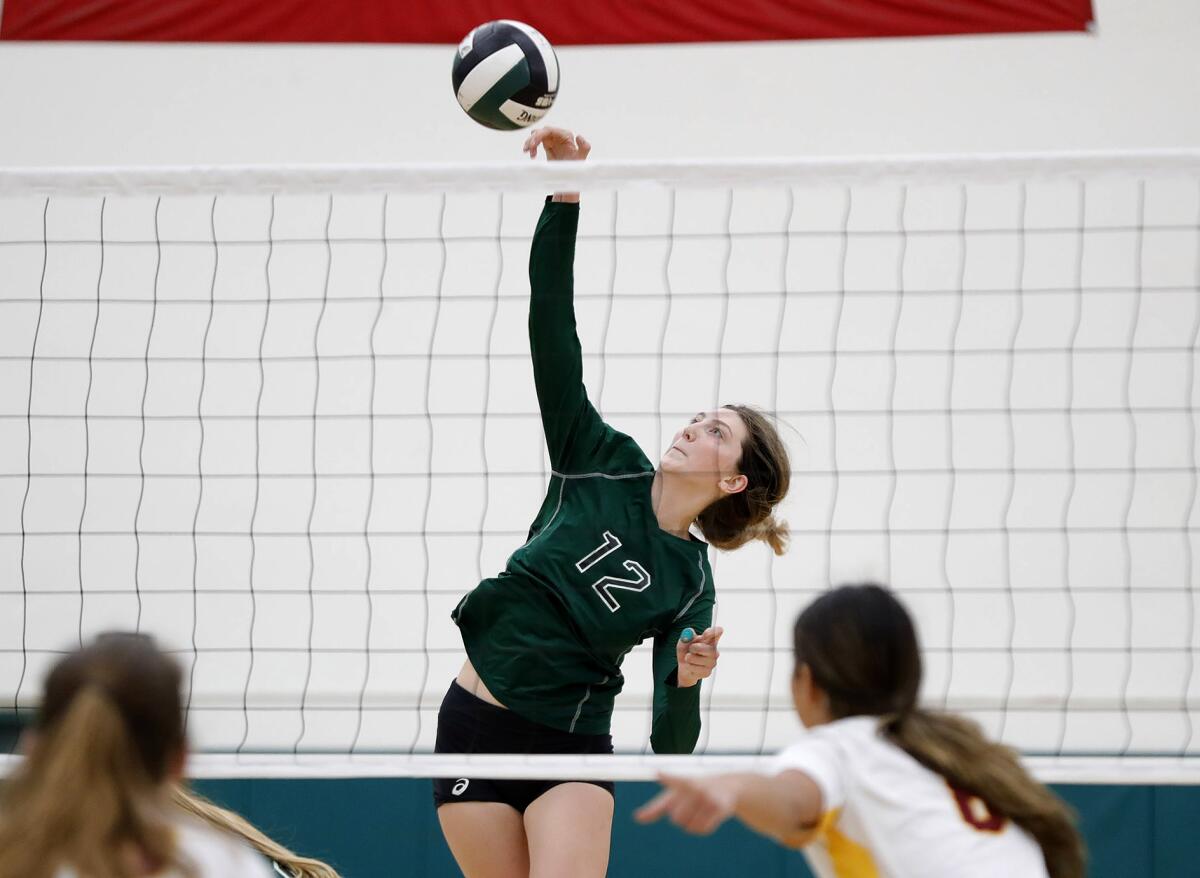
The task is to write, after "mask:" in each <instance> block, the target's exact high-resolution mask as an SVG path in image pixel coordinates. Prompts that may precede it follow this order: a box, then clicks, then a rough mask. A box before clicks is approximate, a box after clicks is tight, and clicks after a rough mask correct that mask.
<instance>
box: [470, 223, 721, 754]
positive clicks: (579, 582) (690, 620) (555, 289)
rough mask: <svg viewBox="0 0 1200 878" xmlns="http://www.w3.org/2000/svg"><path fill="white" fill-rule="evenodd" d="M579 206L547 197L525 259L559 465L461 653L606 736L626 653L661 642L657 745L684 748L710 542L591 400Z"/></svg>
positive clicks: (657, 648)
mask: <svg viewBox="0 0 1200 878" xmlns="http://www.w3.org/2000/svg"><path fill="white" fill-rule="evenodd" d="M578 225H579V205H577V204H567V203H558V202H550V201H548V202H547V204H546V207H545V209H544V210H543V211H542V216H541V218H540V219H539V220H538V225H537V230H536V232H535V233H534V237H533V244H532V247H531V250H530V255H529V282H530V304H529V345H530V350H531V352H532V355H533V373H534V380H535V383H536V385H537V395H538V402H539V405H540V407H541V413H542V426H543V429H544V430H545V434H546V445H547V449H548V451H549V455H550V465H551V470H552V474H551V477H550V484H549V489H548V491H547V493H546V498H545V500H544V501H543V503H542V507H541V510H540V511H539V512H538V514H537V517H536V518H535V519H534V522H533V524H532V526H531V527H530V529H529V537H528V540H527V541H526V543H525V545H523V546H521V547H520V548H519V549H517V550H516V551H515V552H514V553H513V554H512V555H511V556H509V558H508V561H507V563H506V565H505V569H504V571H503V572H502V573H500V575H499V576H496V577H494V578H492V579H485V580H484V581H483V582H481V583H479V585H478V586H476V588H475V589H474V590H473V591H472V592H471V593H470V594H468V595H467V596H466V597H465V598H463V600H462V601H461V602H460V603H459V604H458V606H457V607H456V608H455V610H454V612H453V614H452V618H453V619H454V621H455V622H456V623H457V624H458V626H459V629H460V630H461V633H462V638H463V643H464V645H465V646H466V649H467V655H468V656H469V657H470V659H471V663H472V664H473V665H474V666H475V670H476V671H477V672H478V673H479V676H480V678H482V680H483V682H484V684H485V685H486V686H487V687H488V689H489V691H491V692H492V694H493V695H495V696H496V698H498V699H499V700H500V701H501V702H502V703H503V704H504V705H505V706H507V707H508V708H510V709H511V710H514V711H516V712H517V713H519V714H521V715H523V716H525V717H527V718H529V719H532V720H534V721H536V722H540V723H543V724H544V725H548V726H552V727H554V728H557V729H564V730H566V731H570V732H579V733H586V734H604V733H607V732H608V731H609V726H610V722H611V720H612V711H613V700H614V698H615V696H616V695H617V693H618V692H620V691H621V687H622V686H623V685H624V682H625V681H624V678H623V677H622V675H621V662H622V660H623V659H624V658H625V655H626V654H627V653H628V652H629V651H630V650H631V649H633V647H635V646H636V645H637V644H639V643H641V642H642V641H643V640H645V639H646V638H647V637H653V638H654V661H653V666H654V723H653V729H652V732H651V736H650V743H651V746H652V747H653V748H654V751H655V752H657V753H690V752H691V750H692V748H693V747H695V745H696V738H697V737H698V735H699V732H700V685H699V684H696V685H695V686H691V687H687V688H680V687H677V686H676V685H675V680H676V671H677V665H676V658H675V644H676V642H677V641H678V639H679V637H680V634H681V633H682V631H683V629H684V628H689V627H690V628H693V629H695V630H696V631H697V632H700V631H703V630H704V629H705V628H707V627H709V625H710V624H711V623H712V611H713V602H714V597H715V593H714V590H713V581H712V569H711V568H710V567H709V563H708V556H707V544H706V543H704V542H702V541H701V540H697V539H683V538H680V537H677V536H674V535H672V534H670V533H667V532H666V531H664V530H663V529H662V528H660V527H659V525H658V519H657V517H656V516H655V513H654V508H653V505H652V503H651V497H650V489H651V485H652V483H653V480H654V466H653V464H651V463H650V461H649V460H648V459H647V458H646V455H645V454H643V453H642V450H641V449H640V448H639V447H638V445H637V443H636V442H634V441H633V440H632V439H631V438H630V437H629V436H626V435H625V434H624V433H620V432H618V431H617V430H614V429H613V428H612V427H610V426H609V425H608V424H606V423H604V421H603V420H602V419H601V417H600V415H599V414H598V413H597V412H596V410H595V408H594V407H593V406H592V404H591V403H590V402H589V401H588V398H587V392H586V390H585V389H584V385H583V358H582V352H581V349H580V345H579V337H578V335H577V333H576V330H575V307H574V301H573V287H574V282H573V274H572V270H573V264H574V259H575V234H576V230H577V227H578Z"/></svg>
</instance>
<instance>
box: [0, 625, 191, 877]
mask: <svg viewBox="0 0 1200 878" xmlns="http://www.w3.org/2000/svg"><path fill="white" fill-rule="evenodd" d="M142 663H145V664H142ZM178 681H179V672H178V670H177V669H176V668H175V666H174V665H173V664H171V663H170V662H169V661H168V660H167V659H166V658H165V657H164V656H163V655H162V654H161V653H159V652H158V651H157V650H156V649H154V647H153V646H152V645H151V644H150V642H149V641H148V640H147V639H145V638H136V639H135V638H133V637H129V638H127V637H126V636H124V635H121V636H114V635H107V636H104V637H101V639H100V640H98V641H97V642H96V643H95V644H94V645H93V646H91V647H88V649H85V650H81V651H79V652H76V653H74V654H72V655H70V656H68V657H66V658H65V659H63V660H62V661H60V662H59V663H58V664H57V665H56V666H55V667H54V669H53V670H52V671H51V673H50V676H49V678H48V680H47V683H46V694H45V698H44V700H43V705H42V709H41V711H40V714H39V719H38V722H37V724H36V725H35V727H34V732H35V734H36V739H35V741H34V745H33V747H32V749H31V751H30V753H29V755H28V757H27V758H26V759H25V761H24V762H23V763H22V764H21V766H20V767H19V768H18V769H17V770H16V771H15V772H14V773H13V776H12V777H11V779H10V780H9V782H8V784H7V785H6V787H5V790H4V798H3V801H2V802H0V878H18V876H19V878H50V876H53V875H55V874H57V873H58V870H59V869H60V868H61V867H66V866H70V867H71V868H72V870H73V871H74V872H75V873H76V874H80V875H86V876H88V878H126V876H127V874H128V864H127V863H126V862H125V858H126V857H127V856H128V849H129V848H130V847H131V846H132V847H133V848H134V849H135V850H137V851H138V852H139V854H140V855H141V856H142V857H143V858H144V859H145V861H146V862H148V863H153V864H155V865H156V867H157V868H159V869H169V868H174V869H175V870H177V871H178V872H179V873H181V874H183V875H186V876H193V875H194V874H195V873H194V870H192V869H190V868H188V867H187V865H186V864H185V863H183V862H180V860H179V857H178V855H177V853H176V851H175V841H174V835H173V832H172V829H171V822H170V818H169V811H170V805H169V803H168V801H167V798H166V795H165V788H164V784H163V781H164V779H165V777H166V775H167V772H168V770H169V764H170V761H171V760H172V759H174V758H176V757H177V756H178V755H179V754H180V753H182V741H183V719H182V712H181V710H180V705H179V690H178ZM157 698H166V702H165V704H156V703H155V699H157ZM155 718H157V719H159V720H161V721H159V722H153V721H152V720H153V719H155Z"/></svg>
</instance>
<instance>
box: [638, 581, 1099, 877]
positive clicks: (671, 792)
mask: <svg viewBox="0 0 1200 878" xmlns="http://www.w3.org/2000/svg"><path fill="white" fill-rule="evenodd" d="M795 657H796V668H795V672H794V674H793V677H792V696H793V699H794V701H795V705H796V711H797V713H798V714H799V715H800V719H801V721H802V722H803V723H804V725H805V726H806V727H807V729H808V732H807V733H806V734H805V735H804V736H803V737H802V738H801V739H800V740H799V741H798V742H797V743H795V744H793V745H792V746H790V747H788V748H787V749H785V750H784V751H783V752H782V753H780V754H779V756H778V757H777V758H776V762H775V773H774V774H767V775H763V774H726V775H719V776H714V777H708V778H697V779H686V778H677V777H663V778H661V780H662V783H663V786H664V790H663V792H662V793H660V794H659V795H658V796H657V797H656V798H654V799H653V800H651V801H650V802H649V803H647V804H646V805H645V806H644V807H643V808H641V809H640V810H639V812H638V815H637V816H638V819H639V820H641V821H642V822H650V821H652V820H656V819H658V818H659V817H662V816H667V817H669V818H670V819H671V820H672V821H673V822H674V823H676V824H677V825H678V826H680V827H682V828H683V829H685V830H687V831H688V832H692V833H696V834H707V833H710V832H712V831H713V830H715V829H716V828H717V827H718V826H719V825H720V824H721V823H723V822H724V821H725V820H726V819H728V818H729V817H736V818H738V819H739V820H741V821H742V822H743V823H745V824H746V825H747V826H749V827H750V828H752V829H755V830H757V831H759V832H762V833H764V834H766V835H769V836H772V837H773V838H775V839H777V840H778V841H780V842H782V843H783V844H786V845H789V846H792V847H803V848H804V849H805V853H806V854H807V856H808V859H809V863H810V865H811V866H812V867H813V870H814V871H815V872H816V873H817V875H818V876H820V878H860V876H862V878H874V876H893V878H906V876H921V878H943V876H944V878H951V876H953V878H1013V876H1021V878H1042V876H1049V878H1082V876H1083V875H1084V864H1085V854H1084V849H1083V842H1082V840H1081V838H1080V836H1079V833H1078V831H1077V829H1076V827H1075V822H1074V817H1073V815H1072V813H1071V811H1070V809H1069V808H1068V807H1067V806H1066V805H1065V804H1064V803H1063V802H1062V801H1061V800H1060V799H1059V798H1058V797H1057V796H1055V795H1054V793H1052V792H1051V791H1050V790H1048V789H1047V788H1046V787H1044V786H1043V785H1042V784H1040V783H1038V782H1037V781H1036V780H1034V779H1033V778H1032V777H1031V776H1030V775H1029V773H1028V772H1027V771H1026V770H1025V768H1024V767H1023V766H1022V765H1021V763H1020V761H1019V760H1018V758H1017V756H1016V754H1015V753H1014V752H1013V751H1012V750H1010V749H1008V748H1007V747H1004V746H1002V745H1000V744H997V743H995V742H993V741H990V740H988V739H987V738H986V737H984V735H983V733H982V732H981V731H980V730H979V728H978V726H976V725H975V724H974V723H973V722H971V721H970V720H967V719H964V718H962V717H958V716H954V715H951V714H944V713H934V712H931V711H926V710H922V709H921V708H919V707H918V706H917V694H918V692H919V690H920V685H921V656H920V651H919V648H918V644H917V635H916V630H915V628H914V626H913V623H912V619H911V618H910V617H909V615H908V612H907V611H906V610H905V609H904V606H903V605H902V604H901V603H900V602H899V600H897V599H896V597H895V595H894V594H893V593H892V592H890V591H889V590H887V589H885V588H881V587H879V586H877V585H854V586H843V587H841V588H836V589H833V590H831V591H829V592H826V593H825V594H824V595H822V596H821V597H820V598H818V599H817V600H816V601H814V602H813V603H812V604H810V605H809V606H808V607H807V608H806V609H805V610H804V612H802V613H801V614H800V617H799V618H798V619H797V620H796V629H795Z"/></svg>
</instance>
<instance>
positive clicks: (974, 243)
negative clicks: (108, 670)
mask: <svg viewBox="0 0 1200 878" xmlns="http://www.w3.org/2000/svg"><path fill="white" fill-rule="evenodd" d="M556 188H558V189H574V188H579V189H582V190H583V192H584V195H583V206H582V213H581V220H580V238H579V243H578V247H577V259H576V271H575V278H576V312H577V315H578V323H579V331H580V336H581V341H582V344H583V350H584V359H585V375H586V380H587V384H588V389H589V392H590V393H591V395H592V398H593V400H594V402H595V403H596V405H597V407H598V408H599V410H600V411H601V412H602V414H603V415H604V416H605V418H606V419H607V420H608V421H609V422H610V423H612V424H613V425H614V426H615V427H616V428H618V429H620V430H622V431H624V432H627V433H629V434H630V435H632V436H633V437H634V438H635V439H637V440H638V442H639V443H640V444H641V445H642V447H643V448H644V449H645V450H646V452H647V454H648V455H649V456H650V457H651V458H652V459H656V456H657V455H658V454H659V453H661V451H662V450H663V449H664V448H665V444H666V443H668V440H669V438H670V437H671V436H672V435H673V433H674V431H675V430H677V429H678V428H679V426H680V425H682V424H683V423H684V422H686V421H687V420H688V419H689V418H690V417H691V416H692V415H693V414H694V413H695V412H696V411H698V410H705V409H711V408H715V407H717V406H719V405H722V404H725V403H733V402H749V403H753V404H757V405H759V406H761V407H763V408H765V409H767V410H769V411H771V412H774V413H775V414H776V416H777V417H778V419H779V421H780V423H781V429H782V432H783V434H784V438H785V440H786V441H787V442H788V444H789V446H790V448H791V451H792V459H793V465H794V472H793V480H792V486H793V487H792V491H791V496H790V497H789V498H788V500H787V501H786V503H785V504H784V508H783V510H782V515H783V517H784V518H785V519H787V520H788V522H789V523H790V525H791V528H792V548H791V550H790V552H789V553H788V554H786V555H784V556H782V557H778V558H776V557H773V556H772V555H771V554H770V553H769V551H768V550H767V549H766V547H765V546H758V545H755V546H749V547H746V548H743V549H741V550H738V551H737V552H733V553H716V554H715V555H713V556H712V563H713V572H714V576H715V579H716V583H717V594H718V606H717V622H718V624H721V625H723V626H724V627H725V629H726V634H725V637H724V638H723V640H722V643H721V651H722V655H721V659H720V663H719V666H718V669H717V672H716V673H715V675H714V676H713V678H712V679H710V680H709V681H706V683H705V684H704V690H703V695H702V719H703V731H702V733H701V738H700V742H699V744H698V746H697V752H698V753H700V754H708V755H709V756H710V757H711V758H713V759H716V760H718V761H717V762H716V763H714V764H715V765H725V764H734V763H726V762H721V761H720V760H729V759H735V758H736V757H734V756H733V755H732V754H743V757H744V758H749V759H753V758H754V757H755V756H756V755H760V754H764V753H769V752H772V751H774V750H776V749H778V748H779V747H781V746H782V745H784V744H786V743H787V742H788V741H790V740H791V739H792V738H793V737H794V736H795V734H796V733H797V731H798V728H799V726H798V722H797V720H796V719H795V717H794V714H793V711H792V707H791V703H790V698H789V694H788V686H787V681H788V678H789V676H790V674H791V671H792V662H791V655H790V652H791V626H792V623H793V621H794V618H795V616H796V613H797V612H798V611H799V610H800V609H801V608H803V606H805V605H806V604H807V602H808V601H809V600H811V599H812V598H813V597H814V596H815V595H816V594H819V593H820V592H821V591H822V590H823V589H825V588H826V587H828V585H830V584H836V583H839V582H844V581H862V580H866V579H874V580H879V581H883V582H887V583H889V584H890V585H892V586H893V587H894V588H896V589H897V590H898V591H899V592H900V593H901V595H902V597H903V598H904V600H905V601H906V603H907V604H908V606H909V607H910V609H911V610H912V612H913V614H914V616H915V618H916V620H917V622H918V625H919V629H920V635H921V639H922V644H923V648H924V658H925V666H926V672H925V683H924V689H923V698H924V700H925V702H926V703H928V704H930V705H932V706H937V707H946V708H949V709H952V710H956V711H961V712H963V713H966V714H968V715H970V716H972V717H974V718H975V719H977V720H978V721H980V722H981V723H982V724H983V726H984V728H985V729H986V730H987V731H988V732H989V733H990V734H992V735H995V736H997V737H999V738H1001V739H1003V740H1005V741H1006V742H1008V743H1010V744H1012V745H1013V746H1016V747H1018V748H1020V749H1021V750H1022V751H1023V752H1025V753H1027V754H1031V755H1034V756H1041V757H1045V758H1046V759H1047V760H1049V761H1048V762H1046V763H1045V764H1046V765H1048V766H1051V768H1050V769H1048V770H1051V771H1053V770H1055V769H1053V766H1061V765H1063V764H1065V763H1064V762H1063V760H1064V759H1066V758H1068V757H1073V758H1078V759H1082V760H1084V761H1085V762H1086V763H1087V764H1088V765H1091V766H1093V767H1096V766H1100V767H1101V768H1097V770H1098V771H1099V770H1101V769H1102V770H1103V771H1116V772H1120V771H1124V770H1125V769H1126V767H1129V766H1141V767H1142V768H1145V769H1147V770H1150V771H1153V770H1155V769H1154V768H1153V766H1154V765H1159V764H1162V763H1161V760H1164V759H1165V760H1167V761H1168V762H1169V763H1170V764H1171V765H1176V766H1178V765H1182V764H1183V763H1184V762H1186V761H1187V759H1188V757H1194V756H1195V755H1196V754H1197V753H1198V752H1200V725H1198V720H1200V716H1198V715H1197V712H1196V711H1197V709H1198V706H1200V672H1198V671H1200V669H1198V668H1197V652H1198V650H1200V626H1198V625H1197V619H1196V616H1197V612H1196V610H1197V608H1196V590H1195V586H1196V582H1197V571H1196V563H1197V562H1196V559H1195V555H1196V530H1197V527H1198V525H1200V518H1198V513H1197V468H1196V464H1197V429H1196V427H1197V421H1196V417H1197V416H1196V396H1197V389H1196V384H1197V382H1196V370H1197V357H1196V351H1197V339H1198V336H1200V153H1197V152H1153V153H1127V154H1084V155H1042V156H1034V155H1024V156H994V157H976V158H971V157H943V158H937V157H935V158H926V159H921V160H903V159H894V158H888V159H862V160H850V159H847V160H811V161H762V162H673V163H614V162H602V161H597V162H588V163H585V164H581V165H578V164H577V165H566V164H559V165H541V164H539V165H533V164H531V163H523V164H516V163H513V164H509V163H504V164H497V165H481V166H449V165H436V166H432V165H431V166H410V167H357V168H348V167H347V168H342V167H332V168H270V169H266V168H243V169H237V168H221V169H218V168H189V169H73V170H53V171H38V170H19V169H16V170H3V169H0V704H3V705H4V706H5V707H7V708H8V709H10V710H12V711H16V712H18V713H19V714H20V713H24V712H26V711H31V710H32V709H33V708H34V707H35V706H36V702H37V698H38V693H39V692H40V687H41V681H42V679H43V677H44V675H45V673H46V671H47V669H48V667H49V666H50V664H52V663H53V661H54V660H55V659H56V658H57V657H58V656H59V655H61V654H62V653H63V652H64V651H67V650H70V649H71V648H74V647H76V646H78V645H79V643H80V642H81V641H84V640H87V639H88V638H89V637H90V636H91V635H92V634H94V633H97V632H99V631H102V630H107V629H114V628H121V629H138V630H142V631H146V632H150V633H153V634H154V635H156V636H157V638H158V639H159V641H160V643H161V644H162V645H164V647H166V648H167V649H169V650H170V651H171V652H172V653H174V654H175V655H176V656H177V657H178V658H179V660H180V662H181V664H182V666H183V668H184V671H185V680H186V686H187V702H188V710H189V728H190V730H191V734H192V737H193V739H194V743H195V745H196V746H197V748H198V749H199V750H200V751H202V754H204V755H202V757H201V760H200V763H201V764H206V763H205V760H208V763H207V764H210V765H214V766H220V765H223V764H225V765H227V764H232V763H236V762H238V761H239V760H240V762H241V763H242V764H245V765H269V764H274V765H278V764H281V763H280V762H278V761H276V762H271V759H272V758H274V757H272V756H270V754H285V759H284V761H285V762H288V764H292V765H297V766H300V765H305V764H306V765H309V766H322V768H320V769H314V770H321V771H328V772H331V773H338V772H344V771H350V772H353V771H360V770H361V771H366V772H368V773H370V772H378V773H396V772H399V773H414V772H415V773H438V772H441V771H442V770H443V769H444V768H445V766H441V767H440V768H436V769H434V768H430V766H431V765H433V763H432V762H430V761H429V760H430V759H432V757H429V756H427V755H426V754H429V753H430V751H431V750H432V748H433V740H434V732H435V728H436V712H437V708H438V705H439V703H440V700H441V696H442V694H443V692H444V691H445V689H446V687H447V685H448V684H449V681H450V680H451V679H452V678H453V677H454V675H455V673H456V672H457V670H458V668H459V666H460V665H461V663H462V660H463V651H462V647H461V643H460V640H459V637H458V633H457V629H456V628H455V627H454V625H453V623H452V622H451V621H450V618H449V614H450V610H451V609H452V607H453V606H454V605H455V604H456V603H457V602H458V600H459V599H460V598H461V597H462V595H463V594H465V593H466V592H467V591H468V590H470V589H471V588H472V587H473V586H474V585H475V583H476V582H477V581H478V580H480V579H481V578H483V577H485V576H490V575H494V574H495V573H496V572H497V571H498V570H500V569H502V568H503V565H504V560H505V558H506V557H507V555H508V554H509V553H510V552H511V551H512V549H513V548H515V547H516V546H517V545H519V544H520V543H521V542H522V541H523V539H524V536H525V533H526V530H527V528H528V525H529V522H530V521H531V520H532V518H533V517H534V514H535V513H536V510H537V508H538V506H539V504H540V501H541V499H542V496H543V494H544V491H545V489H546V486H547V481H548V475H549V473H548V465H547V462H546V459H545V452H544V445H543V440H542V434H541V425H540V421H539V415H538V408H537V401H536V397H535V395H534V390H533V379H532V371H531V368H530V363H529V352H528V339H527V334H526V329H525V319H526V314H527V307H528V302H527V296H528V284H527V276H526V270H527V261H528V248H529V241H530V237H531V235H532V231H533V227H534V223H535V221H536V217H537V214H538V212H539V211H540V209H541V204H542V197H541V196H542V195H544V194H545V193H547V192H549V191H552V190H554V189H556ZM624 671H625V678H626V685H625V691H624V692H623V694H622V695H620V696H619V697H618V700H617V705H616V711H615V714H614V718H613V735H614V741H615V745H616V748H617V750H618V751H619V752H620V753H624V754H627V756H626V757H625V758H626V763H624V764H627V765H628V766H633V767H631V768H628V771H630V772H633V773H634V774H635V775H637V776H649V775H650V774H652V773H653V770H654V766H655V765H662V764H667V763H659V762H654V761H652V760H650V759H649V757H648V756H646V750H647V747H648V744H647V740H648V737H649V727H650V695H651V674H650V655H649V650H648V644H647V646H646V647H642V648H638V649H635V650H634V651H633V652H632V653H630V655H629V656H628V657H627V659H626V661H625V665H624ZM222 754H225V755H222ZM228 754H234V755H235V756H236V757H237V759H235V760H233V761H232V763H231V762H230V760H229V756H228ZM223 760H224V761H223ZM289 760H290V761H289ZM422 760H424V761H422ZM525 761H526V765H534V764H535V763H537V764H538V765H539V767H538V768H537V771H539V772H541V771H550V772H551V773H553V772H554V771H555V770H556V769H554V768H553V767H547V766H552V763H553V760H552V759H551V760H547V759H545V758H543V760H542V761H543V762H544V763H545V764H544V765H542V764H540V763H538V760H536V759H533V758H532V757H525ZM615 764H616V763H606V765H608V766H613V765H615ZM737 764H750V763H744V762H738V763H737ZM354 766H358V767H357V768H355V767H354ZM405 766H408V767H407V768H406V767H405ZM413 766H417V767H413ZM420 766H424V768H421V767H420ZM213 770H214V771H217V770H218V769H217V768H214V769H213ZM597 770H601V769H597ZM602 770H604V771H608V772H610V773H611V771H613V770H614V769H612V768H605V769H602ZM625 770H626V769H624V768H622V769H621V771H625ZM450 773H453V774H457V773H458V772H450ZM566 773H568V774H572V772H570V771H568V772H566ZM576 774H577V772H576Z"/></svg>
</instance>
